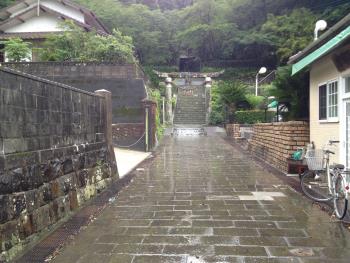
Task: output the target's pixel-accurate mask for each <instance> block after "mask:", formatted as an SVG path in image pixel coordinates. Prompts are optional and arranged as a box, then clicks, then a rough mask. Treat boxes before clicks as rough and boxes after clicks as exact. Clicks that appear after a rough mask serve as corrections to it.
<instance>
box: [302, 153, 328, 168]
mask: <svg viewBox="0 0 350 263" xmlns="http://www.w3.org/2000/svg"><path fill="white" fill-rule="evenodd" d="M305 159H306V163H307V166H308V167H309V170H312V171H321V170H324V162H323V161H324V152H323V150H309V151H307V152H306V154H305Z"/></svg>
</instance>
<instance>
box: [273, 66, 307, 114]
mask: <svg viewBox="0 0 350 263" xmlns="http://www.w3.org/2000/svg"><path fill="white" fill-rule="evenodd" d="M291 75H292V67H291V66H284V67H280V68H279V69H278V71H277V74H276V79H275V80H274V82H273V83H272V86H273V89H272V90H270V93H271V95H274V96H275V97H276V99H277V100H278V101H279V102H289V103H290V105H291V109H290V110H291V111H290V114H289V115H290V117H291V118H292V119H307V118H308V116H309V73H308V72H301V73H299V74H297V75H294V76H291Z"/></svg>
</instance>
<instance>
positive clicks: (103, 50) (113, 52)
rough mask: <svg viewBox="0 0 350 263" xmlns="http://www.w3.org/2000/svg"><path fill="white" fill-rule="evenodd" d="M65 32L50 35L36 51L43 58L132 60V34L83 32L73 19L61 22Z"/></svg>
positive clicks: (59, 59)
mask: <svg viewBox="0 0 350 263" xmlns="http://www.w3.org/2000/svg"><path fill="white" fill-rule="evenodd" d="M62 27H63V28H64V29H65V30H66V31H64V33H60V34H52V35H50V36H49V37H48V38H47V40H46V41H45V42H44V44H43V46H42V47H41V48H40V50H39V53H40V56H41V59H42V60H44V61H105V62H120V63H124V62H133V61H134V56H133V49H134V46H133V44H132V39H131V37H128V36H123V35H122V33H121V32H120V31H118V30H116V29H114V30H113V33H112V34H111V35H108V36H102V35H98V34H97V33H96V32H94V31H92V32H85V31H84V30H82V29H81V28H80V27H78V26H76V25H74V24H73V23H72V22H66V23H64V24H62Z"/></svg>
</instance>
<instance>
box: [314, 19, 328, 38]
mask: <svg viewBox="0 0 350 263" xmlns="http://www.w3.org/2000/svg"><path fill="white" fill-rule="evenodd" d="M326 28H327V22H326V21H324V20H318V21H317V22H316V25H315V32H314V35H315V37H314V40H315V41H316V40H317V39H318V32H319V31H324V30H326Z"/></svg>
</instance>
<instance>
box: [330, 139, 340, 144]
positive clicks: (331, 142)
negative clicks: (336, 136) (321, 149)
mask: <svg viewBox="0 0 350 263" xmlns="http://www.w3.org/2000/svg"><path fill="white" fill-rule="evenodd" d="M328 143H329V144H334V143H340V141H333V140H329V141H328Z"/></svg>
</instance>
